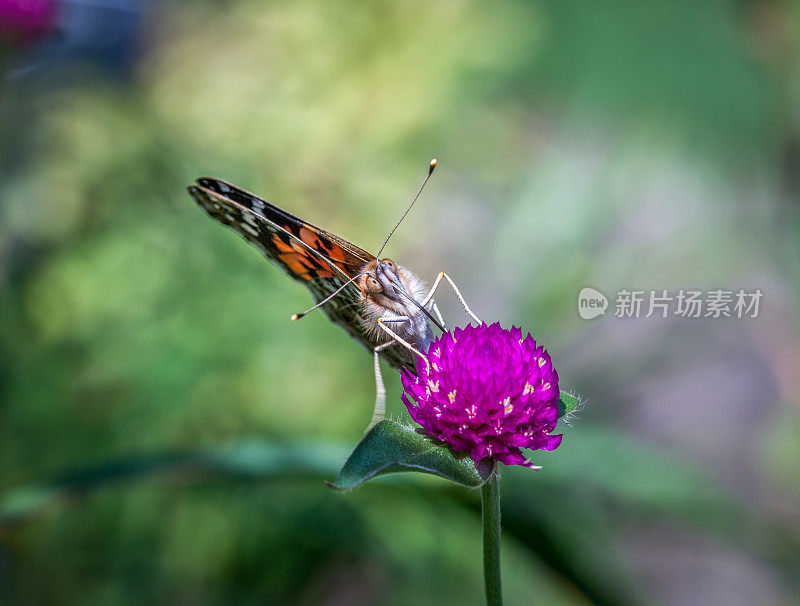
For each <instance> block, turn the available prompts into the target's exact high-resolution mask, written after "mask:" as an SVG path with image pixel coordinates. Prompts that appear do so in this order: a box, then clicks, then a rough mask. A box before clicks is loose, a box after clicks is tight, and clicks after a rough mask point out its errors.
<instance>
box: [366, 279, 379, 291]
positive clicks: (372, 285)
mask: <svg viewBox="0 0 800 606" xmlns="http://www.w3.org/2000/svg"><path fill="white" fill-rule="evenodd" d="M366 286H367V290H368V291H370V292H381V291H382V290H383V288H382V287H381V283H380V282H378V280H377V279H375V276H367V282H366Z"/></svg>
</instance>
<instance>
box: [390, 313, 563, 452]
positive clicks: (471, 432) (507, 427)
mask: <svg viewBox="0 0 800 606" xmlns="http://www.w3.org/2000/svg"><path fill="white" fill-rule="evenodd" d="M425 355H426V358H427V362H426V360H424V359H422V358H419V357H418V358H417V376H414V375H413V374H412V373H410V372H409V371H408V370H406V369H403V372H402V375H401V376H402V381H403V387H404V389H405V391H406V393H405V394H403V402H404V403H405V405H406V407H407V408H408V412H409V413H410V414H411V418H412V419H414V421H416V422H417V423H419V424H420V425H422V427H423V429H424V430H425V431H426V432H428V434H430V435H431V436H433V437H434V438H437V439H439V440H441V441H443V442H446V443H447V444H448V445H450V447H451V448H452V449H453V450H455V451H462V452H467V453H469V455H470V456H471V457H472V458H473V459H474V460H475V461H476V462H477V461H480V460H482V459H486V458H489V459H493V460H494V461H500V462H501V463H505V464H506V465H523V466H525V467H534V465H533V464H532V463H531V462H530V461H528V460H527V459H526V458H525V456H524V455H523V454H522V451H521V450H520V449H521V448H531V449H534V450H554V449H555V448H558V445H559V444H561V434H558V435H551V434H550V432H551V431H553V430H554V429H555V426H556V423H557V422H558V396H559V390H558V373H557V372H556V371H555V369H554V368H553V363H552V361H551V360H550V355H549V354H548V353H547V351H545V349H544V348H543V347H541V346H539V347H537V346H536V341H534V339H533V337H531V336H530V335H527V336H526V337H525V338H523V337H522V330H521V329H519V328H516V327H512V328H511V330H505V329H503V328H501V326H500V324H492V325H491V326H487V325H486V324H482V325H480V326H467V327H466V328H463V329H459V328H457V329H455V331H453V332H452V333H449V332H448V333H444V334H442V335H441V336H440V337H439V338H438V339H437V340H435V341H434V342H433V343H431V345H430V347H429V348H428V351H427V352H426V354H425ZM406 394H408V395H406ZM412 400H413V401H412Z"/></svg>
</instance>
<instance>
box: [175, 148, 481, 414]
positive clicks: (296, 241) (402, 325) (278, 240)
mask: <svg viewBox="0 0 800 606" xmlns="http://www.w3.org/2000/svg"><path fill="white" fill-rule="evenodd" d="M435 166H436V160H433V161H431V164H430V168H429V171H428V177H427V178H426V179H425V182H424V183H423V184H422V187H420V189H419V191H418V192H417V195H416V197H415V198H414V201H413V202H412V203H411V206H413V204H414V202H416V200H417V198H418V197H419V195H420V193H421V192H422V189H423V188H424V186H425V183H427V181H428V178H430V175H431V173H432V172H433V169H434V167H435ZM187 191H188V192H189V195H190V196H191V197H192V198H193V199H194V200H195V202H197V204H198V205H200V207H201V208H202V209H203V210H204V211H205V212H206V213H207V214H208V215H209V216H210V217H211V218H212V219H214V220H215V221H217V222H218V223H221V224H222V225H225V226H226V227H229V228H231V229H232V230H233V231H235V232H236V233H238V234H239V235H240V236H241V237H242V238H244V239H245V240H247V241H248V242H249V243H250V244H252V245H253V246H255V247H256V248H257V249H258V250H260V251H261V252H262V253H263V254H264V256H266V257H267V258H268V259H269V260H270V261H272V262H273V263H274V264H275V265H277V266H278V267H279V268H280V269H281V270H283V271H284V272H285V273H286V274H287V275H288V276H290V277H291V278H293V279H295V280H296V281H298V282H300V283H302V284H303V285H304V286H305V287H306V288H308V290H309V291H310V293H311V296H312V297H313V299H314V301H315V302H316V305H314V306H313V307H312V308H311V309H309V310H308V311H306V312H304V313H303V314H296V315H295V316H293V317H292V319H293V320H296V319H299V318H300V317H302V316H304V315H305V314H306V313H308V312H309V311H311V310H313V309H316V308H321V309H322V310H323V311H324V312H325V314H327V316H328V318H330V320H331V321H333V322H334V323H335V324H337V325H338V326H340V327H342V328H343V329H344V330H345V331H346V332H347V333H348V334H349V335H350V336H351V337H353V338H354V339H356V340H357V341H358V342H360V343H361V344H362V345H364V346H365V347H366V348H367V349H368V350H370V351H372V352H374V354H375V375H376V381H377V382H378V396H377V398H376V410H375V414H374V415H373V423H374V422H375V420H376V418H377V417H378V416H379V412H381V411H379V408H381V407H382V405H381V402H380V400H381V397H382V396H381V390H382V387H383V383H382V379H381V377H380V366H379V364H378V355H381V356H382V357H383V358H384V359H385V360H386V361H387V362H389V363H390V364H391V365H392V366H394V367H395V368H402V367H407V368H409V369H410V370H412V371H413V369H414V354H415V353H416V354H420V353H421V351H425V350H426V349H427V347H428V345H429V344H430V342H431V340H432V339H433V330H432V328H431V324H433V325H434V326H436V327H437V328H439V329H440V330H442V331H445V330H446V327H445V324H444V320H443V319H442V317H441V314H440V313H439V310H438V308H437V307H436V303H435V301H434V299H433V295H434V292H435V291H436V288H437V287H438V285H439V282H440V280H441V279H442V278H443V277H444V278H446V279H447V280H448V281H449V282H450V284H451V286H452V287H453V289H454V290H455V292H456V294H457V296H458V298H459V300H461V302H462V305H463V306H464V308H465V310H466V311H467V312H468V313H469V314H470V315H472V316H473V318H475V319H476V320H477V317H475V316H474V314H472V312H471V311H470V310H469V308H468V307H467V306H466V303H465V302H464V301H463V297H461V295H460V293H459V292H458V289H457V288H456V286H455V284H454V283H453V281H452V280H451V279H450V277H449V276H447V274H445V273H444V272H440V274H439V276H438V277H437V279H436V282H435V283H434V286H433V288H432V289H431V290H430V291H427V290H426V289H425V287H424V285H423V283H422V281H421V280H419V279H418V278H417V277H416V276H415V275H414V274H413V273H412V272H411V271H410V270H408V269H407V268H405V267H402V266H399V265H397V264H396V263H395V262H394V261H392V260H391V259H387V258H383V259H381V258H379V257H380V254H381V252H382V251H383V247H385V246H386V242H388V240H389V238H388V237H387V239H386V241H385V242H384V245H383V247H381V250H380V251H379V252H378V255H377V256H376V255H372V254H371V253H368V252H367V251H365V250H363V249H362V248H359V247H358V246H356V245H355V244H352V243H350V242H348V241H347V240H345V239H344V238H341V237H339V236H337V235H335V234H332V233H330V232H328V231H325V230H324V229H322V228H319V227H316V226H315V225H312V224H311V223H308V222H307V221H304V220H302V219H300V218H298V217H296V216H294V215H293V214H291V213H289V212H288V211H285V210H283V209H281V208H279V207H277V206H275V205H274V204H270V203H269V202H267V201H266V200H263V199H262V198H259V197H258V196H256V195H254V194H252V193H250V192H248V191H245V190H243V189H241V188H239V187H237V186H235V185H233V184H231V183H228V182H227V181H223V180H221V179H216V178H210V177H203V178H200V179H197V182H196V184H194V185H190V186H188V187H187ZM411 206H409V207H408V209H407V210H406V212H405V214H404V215H403V217H402V218H401V219H400V221H402V219H403V218H404V217H405V216H406V214H408V212H409V210H410V209H411ZM400 221H398V223H397V225H395V227H394V229H392V232H391V233H390V234H389V237H391V235H392V234H393V233H394V230H395V229H397V226H398V225H399V224H400ZM432 313H433V314H436V316H437V317H434V316H433V315H432ZM478 321H479V320H478ZM479 322H480V321H479ZM399 345H403V347H401V346H399ZM384 393H385V392H384Z"/></svg>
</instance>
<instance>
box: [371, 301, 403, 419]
mask: <svg viewBox="0 0 800 606" xmlns="http://www.w3.org/2000/svg"><path fill="white" fill-rule="evenodd" d="M408 320H409V318H408V316H399V317H397V318H388V319H386V320H384V319H383V318H380V319H379V320H378V323H379V324H381V323H382V322H397V323H399V322H408ZM395 343H397V341H394V340H392V341H387V342H386V343H381V344H380V345H376V346H375V347H373V348H372V353H373V355H374V357H375V408H374V409H373V411H372V420H371V421H370V422H369V425H367V429H366V431H369V430H370V429H372V428H373V427H374V426H375V424H376V423H378V422H380V421H383V419H385V418H386V386H385V385H384V384H383V375H381V361H380V356H379V355H378V354H379V353H380V352H381V351H383V350H384V349H386V348H387V347H391V346H392V345H394V344H395Z"/></svg>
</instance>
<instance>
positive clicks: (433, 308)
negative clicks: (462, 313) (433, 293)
mask: <svg viewBox="0 0 800 606" xmlns="http://www.w3.org/2000/svg"><path fill="white" fill-rule="evenodd" d="M428 311H432V312H433V313H435V314H436V319H437V320H439V324H441V325H442V328H444V331H445V332H447V324H446V323H445V321H444V318H443V317H442V312H440V311H439V306H438V305H436V301H434V300H433V299H431V302H430V304H429V305H428Z"/></svg>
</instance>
